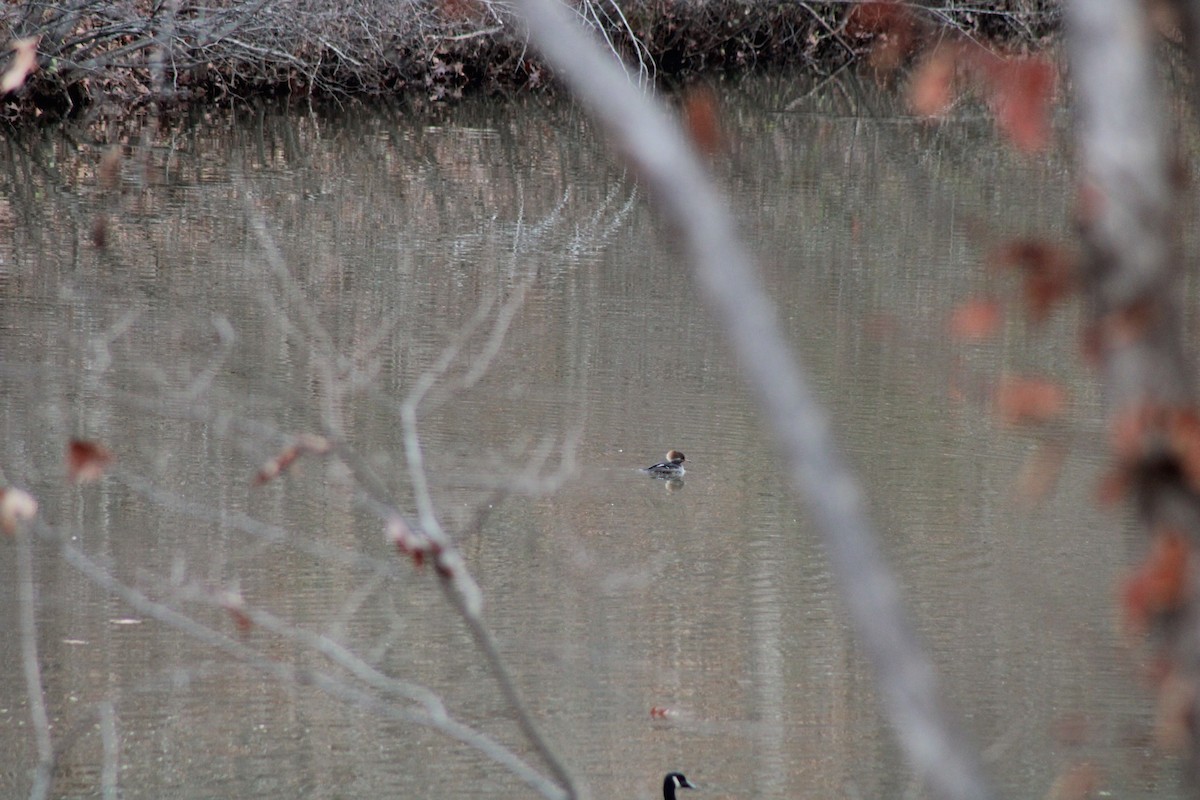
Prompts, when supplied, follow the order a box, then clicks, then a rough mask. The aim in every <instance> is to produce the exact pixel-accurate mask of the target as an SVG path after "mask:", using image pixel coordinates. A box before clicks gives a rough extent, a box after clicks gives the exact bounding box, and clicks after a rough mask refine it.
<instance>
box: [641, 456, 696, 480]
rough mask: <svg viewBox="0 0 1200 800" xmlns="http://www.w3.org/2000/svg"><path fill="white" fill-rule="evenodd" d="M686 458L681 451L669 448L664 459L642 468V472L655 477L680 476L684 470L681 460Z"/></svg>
mask: <svg viewBox="0 0 1200 800" xmlns="http://www.w3.org/2000/svg"><path fill="white" fill-rule="evenodd" d="M686 460H687V459H686V457H685V456H684V455H683V453H681V452H679V451H678V450H671V451H670V452H668V453H667V460H666V461H660V462H658V463H657V464H651V465H650V466H648V467H646V468H645V469H644V470H642V472H645V473H647V474H648V475H653V476H655V477H656V478H682V477H683V473H684V472H686V470H684V468H683V462H684V461H686Z"/></svg>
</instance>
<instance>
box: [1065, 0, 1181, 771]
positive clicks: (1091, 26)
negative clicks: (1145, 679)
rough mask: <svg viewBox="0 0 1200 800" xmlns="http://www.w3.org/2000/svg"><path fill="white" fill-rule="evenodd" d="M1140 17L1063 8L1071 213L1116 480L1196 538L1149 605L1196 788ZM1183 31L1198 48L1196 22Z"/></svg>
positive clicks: (1168, 263) (1167, 324) (1161, 109)
mask: <svg viewBox="0 0 1200 800" xmlns="http://www.w3.org/2000/svg"><path fill="white" fill-rule="evenodd" d="M1194 5H1195V4H1194V3H1193V4H1192V6H1193V11H1194ZM1146 13H1147V7H1146V6H1144V5H1143V4H1142V3H1140V2H1138V1H1137V0H1073V2H1070V3H1068V4H1067V23H1068V29H1067V30H1068V38H1067V45H1068V53H1069V55H1070V59H1071V73H1072V75H1073V78H1074V83H1075V92H1076V106H1077V116H1078V139H1079V142H1080V145H1081V146H1080V159H1081V163H1080V170H1081V173H1082V186H1081V189H1080V198H1081V199H1080V203H1079V205H1080V207H1079V209H1078V212H1077V214H1078V217H1079V220H1078V221H1079V226H1080V233H1081V235H1082V238H1083V244H1084V248H1085V257H1084V260H1083V265H1082V270H1081V273H1082V281H1083V286H1084V290H1085V291H1086V292H1087V294H1088V297H1089V300H1090V301H1091V319H1090V324H1091V332H1092V334H1093V336H1092V338H1093V340H1094V342H1095V345H1096V349H1097V355H1098V356H1099V359H1100V365H1101V368H1102V370H1103V373H1104V389H1105V393H1106V398H1105V399H1106V405H1107V411H1108V422H1109V429H1110V432H1111V439H1112V441H1114V443H1115V446H1116V448H1117V450H1118V452H1117V453H1116V456H1117V463H1118V467H1117V468H1118V470H1119V476H1120V478H1121V479H1122V481H1124V482H1125V483H1127V484H1128V486H1129V488H1130V491H1131V493H1132V498H1133V500H1134V503H1135V508H1136V509H1137V512H1138V515H1139V518H1140V520H1141V522H1142V524H1143V525H1144V526H1145V528H1146V531H1147V533H1149V534H1151V536H1153V537H1154V539H1155V541H1156V542H1161V541H1164V540H1170V538H1169V537H1175V538H1174V540H1175V541H1183V539H1181V538H1179V537H1181V535H1182V536H1183V537H1186V541H1187V542H1189V545H1186V546H1185V547H1184V548H1183V550H1182V553H1181V554H1180V555H1179V560H1180V561H1182V562H1183V563H1182V564H1179V565H1174V566H1175V567H1177V568H1178V569H1179V570H1180V573H1179V574H1180V575H1182V576H1185V577H1183V578H1181V579H1180V583H1182V584H1183V585H1181V586H1179V587H1178V592H1179V595H1178V597H1177V598H1176V599H1174V600H1173V601H1172V602H1171V603H1169V604H1168V605H1167V606H1165V607H1162V608H1153V609H1146V610H1148V611H1151V612H1155V618H1154V621H1155V622H1156V623H1158V627H1159V628H1160V629H1161V633H1162V634H1164V636H1163V638H1162V640H1161V641H1162V642H1163V644H1164V645H1165V651H1166V655H1167V662H1168V669H1169V674H1168V675H1164V676H1163V677H1162V679H1161V680H1160V682H1159V685H1160V686H1163V685H1167V684H1169V683H1173V684H1174V685H1176V686H1183V687H1186V689H1185V690H1184V691H1180V692H1177V693H1176V696H1177V697H1186V700H1182V701H1176V702H1174V703H1171V702H1169V701H1166V700H1164V699H1162V698H1160V704H1162V705H1163V708H1160V711H1159V714H1160V721H1159V725H1160V727H1161V726H1163V725H1175V724H1178V726H1179V728H1180V729H1181V730H1182V731H1185V735H1184V736H1182V737H1181V738H1182V739H1186V747H1187V752H1186V756H1185V759H1186V763H1187V765H1188V767H1189V772H1190V773H1191V778H1192V781H1193V790H1194V789H1195V785H1196V782H1197V781H1200V587H1197V586H1196V580H1195V577H1194V576H1195V574H1196V567H1197V566H1198V563H1197V562H1198V559H1197V556H1196V555H1195V553H1196V552H1197V545H1198V544H1200V495H1198V493H1197V483H1196V474H1195V469H1196V464H1195V459H1194V456H1193V451H1191V450H1189V449H1188V448H1190V447H1193V446H1194V440H1195V436H1194V435H1188V434H1187V433H1186V431H1182V432H1181V428H1180V423H1181V421H1187V420H1191V419H1194V417H1195V413H1196V412H1195V391H1194V386H1193V376H1192V365H1191V363H1190V362H1189V360H1188V359H1187V358H1186V357H1185V355H1184V351H1183V342H1184V333H1183V325H1182V322H1181V315H1180V310H1179V305H1178V298H1179V297H1182V296H1183V293H1184V291H1183V286H1182V282H1181V253H1180V243H1179V236H1178V233H1179V229H1180V224H1179V223H1180V220H1179V218H1178V214H1177V212H1176V208H1177V203H1176V197H1175V195H1176V187H1175V186H1174V185H1173V182H1172V177H1171V175H1172V159H1171V157H1170V155H1169V153H1170V150H1169V146H1168V139H1167V135H1166V133H1165V131H1166V129H1167V126H1166V125H1165V122H1164V121H1165V104H1164V102H1163V99H1162V97H1161V93H1160V82H1159V79H1158V73H1157V69H1156V65H1155V62H1154V53H1153V49H1152V47H1151V42H1152V34H1151V28H1150V25H1149V21H1148V20H1147V18H1146ZM1185 34H1186V35H1187V36H1189V37H1191V38H1192V41H1190V42H1189V47H1190V48H1191V49H1192V51H1193V53H1194V52H1196V50H1195V48H1196V46H1197V45H1196V42H1195V41H1194V37H1195V35H1196V29H1195V27H1194V25H1193V26H1191V27H1189V28H1187V29H1185ZM1193 77H1194V76H1193ZM1186 576H1191V577H1186ZM1128 605H1129V603H1128V600H1127V606H1128ZM1124 610H1125V611H1126V612H1127V613H1128V612H1130V611H1131V609H1130V608H1129V607H1126V608H1125V609H1124ZM1134 610H1136V609H1134ZM1168 678H1170V681H1168V680H1167V679H1168ZM1164 693H1165V690H1164ZM1164 717H1166V718H1167V719H1163V718H1164Z"/></svg>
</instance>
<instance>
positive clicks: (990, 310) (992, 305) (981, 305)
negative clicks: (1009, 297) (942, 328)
mask: <svg viewBox="0 0 1200 800" xmlns="http://www.w3.org/2000/svg"><path fill="white" fill-rule="evenodd" d="M1002 320H1003V314H1002V312H1001V309H1000V303H999V302H997V301H996V299H995V298H993V297H976V298H973V299H971V300H967V301H966V302H964V303H961V304H960V305H959V306H958V307H957V308H955V309H954V312H953V313H952V314H951V315H950V323H949V327H950V335H951V336H953V337H954V338H956V339H961V340H963V341H979V340H981V339H987V338H988V337H990V336H992V335H994V334H995V333H996V331H997V330H999V329H1000V323H1001V321H1002Z"/></svg>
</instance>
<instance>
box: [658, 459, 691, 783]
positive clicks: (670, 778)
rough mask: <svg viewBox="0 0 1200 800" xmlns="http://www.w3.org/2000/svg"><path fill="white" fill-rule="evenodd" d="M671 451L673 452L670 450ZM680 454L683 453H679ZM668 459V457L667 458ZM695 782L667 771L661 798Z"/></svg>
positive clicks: (680, 774)
mask: <svg viewBox="0 0 1200 800" xmlns="http://www.w3.org/2000/svg"><path fill="white" fill-rule="evenodd" d="M671 452H675V451H674V450H672V451H671ZM680 455H683V454H682V453H680ZM668 460H669V459H668ZM695 788H696V784H694V783H691V782H690V781H688V779H687V778H685V777H684V775H683V773H682V772H668V773H667V777H665V778H663V800H675V790H676V789H695Z"/></svg>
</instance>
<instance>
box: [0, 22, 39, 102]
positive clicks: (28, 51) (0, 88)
mask: <svg viewBox="0 0 1200 800" xmlns="http://www.w3.org/2000/svg"><path fill="white" fill-rule="evenodd" d="M41 40H42V37H40V36H31V37H28V38H25V39H17V40H16V41H15V42H13V43H12V45H11V49H12V50H13V51H15V52H16V55H15V56H13V60H12V63H11V64H9V65H8V69H7V70H5V72H4V75H3V76H0V94H8V93H9V92H15V91H16V90H17V89H20V88H21V87H22V86H24V85H25V79H26V78H28V77H29V76H30V75H31V74H32V73H33V71H34V70H36V69H37V46H38V42H40V41H41Z"/></svg>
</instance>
